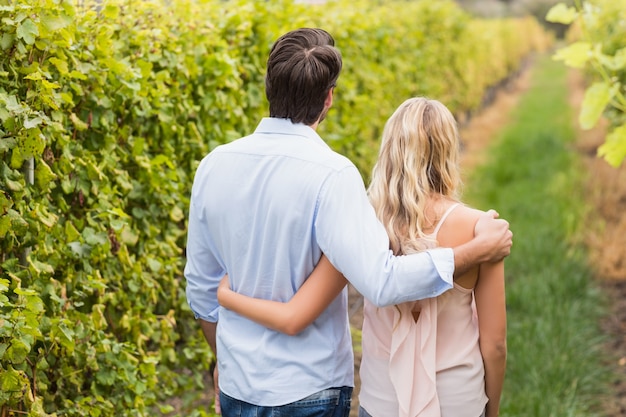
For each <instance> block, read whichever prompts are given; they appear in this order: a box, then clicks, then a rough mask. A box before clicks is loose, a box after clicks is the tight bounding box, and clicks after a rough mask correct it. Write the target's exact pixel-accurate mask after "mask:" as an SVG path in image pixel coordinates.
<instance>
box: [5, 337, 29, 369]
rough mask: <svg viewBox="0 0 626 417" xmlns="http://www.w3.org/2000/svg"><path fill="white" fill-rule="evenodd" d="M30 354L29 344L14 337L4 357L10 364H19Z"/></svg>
mask: <svg viewBox="0 0 626 417" xmlns="http://www.w3.org/2000/svg"><path fill="white" fill-rule="evenodd" d="M29 352H30V344H27V343H26V340H25V339H19V338H17V337H14V338H13V339H12V340H11V343H10V344H9V347H8V348H7V351H6V352H5V355H6V357H7V358H8V359H9V360H10V361H11V363H14V364H19V363H22V362H24V361H25V360H26V357H27V356H28V353H29Z"/></svg>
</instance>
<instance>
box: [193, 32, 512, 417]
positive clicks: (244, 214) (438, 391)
mask: <svg viewBox="0 0 626 417" xmlns="http://www.w3.org/2000/svg"><path fill="white" fill-rule="evenodd" d="M341 66H342V58H341V54H340V53H339V51H338V50H337V49H336V48H335V47H334V40H333V38H332V37H331V36H330V35H329V34H328V33H327V32H325V31H323V30H321V29H310V28H303V29H298V30H294V31H292V32H289V33H287V34H285V35H283V36H282V37H280V38H279V39H278V40H277V41H276V43H275V44H274V45H273V47H272V50H271V52H270V56H269V59H268V62H267V75H266V95H267V98H268V100H269V103H270V117H268V118H264V119H263V120H262V121H261V123H260V124H259V125H258V127H257V129H256V130H255V132H254V133H253V134H252V135H249V136H247V137H244V138H241V139H239V140H236V141H234V142H232V143H230V144H227V145H223V146H220V147H218V148H216V149H215V150H213V151H212V152H211V153H210V154H209V155H208V156H207V157H205V158H204V159H203V160H202V162H201V163H200V165H199V167H198V170H197V172H196V176H195V179H194V184H193V188H192V195H191V202H190V210H189V225H188V228H189V229H188V243H187V265H186V267H185V277H186V279H187V298H188V302H189V305H190V307H191V309H192V311H193V312H194V315H195V316H196V318H198V319H199V322H200V324H201V327H202V330H203V332H204V335H205V337H206V339H207V341H208V342H209V344H210V346H211V348H212V349H213V352H214V353H215V355H216V357H217V368H216V373H215V375H214V377H215V380H216V381H219V397H218V398H217V401H216V408H218V409H219V408H220V407H221V412H222V414H223V415H224V416H225V417H230V416H251V415H258V416H270V415H271V416H277V415H279V416H291V417H298V416H348V414H349V410H350V397H351V394H352V387H353V383H354V375H353V371H354V363H353V352H352V341H351V335H350V326H349V320H348V315H347V290H346V288H345V284H346V280H347V281H349V282H350V283H352V285H354V287H355V288H356V289H357V290H358V291H359V292H360V293H361V294H363V295H364V297H365V299H366V305H365V320H364V324H363V359H362V365H361V381H362V390H361V393H360V403H361V406H362V409H361V410H359V411H360V413H361V414H362V415H364V416H367V415H371V416H373V417H381V416H418V415H419V416H435V415H436V416H439V415H441V416H444V417H445V416H455V417H463V416H468V417H478V416H480V415H482V414H483V413H486V414H485V415H486V416H487V417H492V416H497V414H498V407H499V398H500V391H501V387H502V380H503V377H504V362H505V356H506V347H505V341H504V340H505V327H506V323H505V312H504V276H503V275H504V272H503V263H502V259H503V258H504V257H505V256H507V255H508V254H509V253H510V248H511V242H512V233H511V232H510V230H509V228H508V223H507V222H506V221H504V220H499V219H495V218H494V217H495V214H494V213H493V212H492V211H490V212H486V213H482V212H479V211H477V210H473V209H470V208H468V207H466V206H464V205H463V204H460V202H459V201H458V199H457V197H456V192H457V188H458V185H459V175H458V168H457V166H456V159H457V152H458V135H457V132H456V126H455V122H454V119H453V118H452V116H451V115H450V113H449V111H448V110H447V109H446V108H445V107H444V106H443V105H441V104H440V103H438V102H436V101H433V100H427V99H424V98H414V99H410V100H407V101H406V102H405V103H403V104H402V105H401V106H400V107H399V108H398V110H397V111H396V112H395V113H394V115H393V116H392V117H391V118H390V120H389V121H388V123H387V125H386V127H385V132H384V138H383V144H382V146H381V151H380V155H379V160H378V162H377V164H376V167H375V169H374V173H373V179H372V183H371V185H370V187H369V198H368V193H367V192H366V190H365V187H364V184H363V181H362V178H361V176H360V174H359V172H358V170H357V169H356V167H355V166H354V164H352V163H351V162H350V161H349V160H348V159H347V158H345V157H343V156H341V155H339V154H337V153H335V152H333V151H332V150H331V149H330V148H329V147H328V145H326V144H325V142H324V141H323V140H322V139H321V138H320V136H319V135H318V134H317V133H316V129H317V126H318V124H319V123H320V122H321V121H322V120H323V119H324V117H325V115H326V113H327V112H328V110H329V109H330V107H331V106H332V102H333V93H334V88H335V85H336V82H337V79H338V77H339V73H340V71H341ZM226 274H228V276H229V280H230V282H229V283H228V282H226V281H224V282H222V285H221V286H220V281H221V280H222V278H223V277H224V275H226ZM344 277H345V278H344ZM229 285H230V287H231V288H232V290H233V291H231V290H229V288H228V287H229ZM218 287H219V296H220V301H221V302H222V303H223V304H224V306H225V307H226V308H223V309H220V306H219V304H218V299H217V297H218ZM246 296H247V297H246ZM250 319H252V320H250ZM255 321H257V322H259V323H260V324H257V323H256V322H255ZM479 333H480V338H479V337H478V335H479ZM218 372H219V380H218V378H217V377H218Z"/></svg>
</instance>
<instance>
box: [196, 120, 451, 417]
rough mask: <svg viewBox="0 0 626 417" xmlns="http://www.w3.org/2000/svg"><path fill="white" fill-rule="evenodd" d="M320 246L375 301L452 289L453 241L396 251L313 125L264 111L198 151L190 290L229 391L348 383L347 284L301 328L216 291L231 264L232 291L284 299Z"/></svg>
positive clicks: (281, 400)
mask: <svg viewBox="0 0 626 417" xmlns="http://www.w3.org/2000/svg"><path fill="white" fill-rule="evenodd" d="M322 252H323V253H324V254H326V256H327V257H328V258H329V259H330V261H331V263H332V264H333V265H334V266H335V267H336V268H337V269H338V270H339V271H341V272H342V273H343V274H344V276H345V277H346V278H347V279H348V280H349V281H350V282H351V283H352V284H353V285H354V287H355V288H356V289H357V290H358V291H359V292H360V293H361V294H363V295H364V296H365V297H366V298H368V299H369V300H371V301H372V302H373V303H374V304H376V305H379V306H386V305H391V304H398V303H402V302H405V301H410V300H416V299H422V298H426V297H434V296H437V295H439V294H441V293H442V292H444V291H446V290H448V289H450V288H451V287H452V274H453V271H454V259H453V252H452V250H451V249H435V250H431V251H428V252H422V253H419V254H414V255H409V256H400V257H396V256H393V254H392V252H391V251H390V250H389V239H388V237H387V234H386V232H385V229H384V227H383V225H382V224H381V223H380V222H379V221H378V219H377V218H376V215H375V213H374V209H373V208H372V206H371V205H370V203H369V201H368V198H367V195H366V191H365V187H364V184H363V180H362V178H361V176H360V174H359V172H358V170H357V168H356V167H355V166H354V164H353V163H352V162H350V160H348V159H347V158H345V157H344V156H342V155H339V154H338V153H336V152H334V151H333V150H331V149H330V147H329V146H328V145H327V144H326V143H325V142H324V141H323V140H322V139H321V138H320V137H319V135H318V134H317V133H316V132H315V130H313V129H312V128H310V127H309V126H305V125H302V124H293V123H291V121H290V120H288V119H276V118H265V119H263V120H262V121H261V123H260V124H259V126H258V127H257V129H256V131H255V132H254V133H253V134H252V135H250V136H247V137H244V138H241V139H239V140H236V141H234V142H232V143H229V144H226V145H222V146H219V147H217V148H216V149H214V150H213V151H212V152H211V153H210V154H209V155H207V156H206V157H205V158H204V159H203V160H202V162H201V163H200V165H199V167H198V170H197V172H196V176H195V179H194V184H193V188H192V195H191V204H190V210H189V224H188V241H187V265H186V266H185V278H186V279H187V299H188V302H189V305H190V307H191V309H192V311H193V312H194V314H195V315H196V317H197V318H201V319H203V320H206V321H210V322H215V321H218V318H219V321H218V327H217V351H218V355H217V356H218V369H219V375H220V379H219V382H220V389H221V390H222V391H223V392H224V393H225V394H227V395H229V396H231V397H234V398H237V399H240V400H244V401H246V402H249V403H253V404H257V405H263V406H273V405H282V404H288V403H290V402H293V401H297V400H299V399H301V398H304V397H306V396H308V395H311V394H313V393H315V392H318V391H320V390H323V389H326V388H330V387H336V386H353V384H354V375H353V374H354V363H353V362H354V361H353V353H352V340H351V336H350V325H349V320H348V312H347V310H348V309H347V290H346V289H344V291H343V292H342V294H341V295H340V296H339V297H337V298H336V299H335V300H334V301H333V302H332V303H331V305H330V306H329V307H328V308H327V309H326V310H325V311H324V312H323V313H322V314H321V315H320V317H319V318H317V319H316V320H315V321H314V322H313V324H311V325H310V326H308V327H307V328H306V329H305V330H304V331H303V332H301V333H300V334H298V335H297V336H287V335H285V334H282V333H279V332H276V331H273V330H270V329H267V328H265V327H263V326H260V325H258V324H256V323H254V322H252V321H250V320H247V319H245V318H243V317H241V316H239V315H237V314H235V313H233V312H232V311H229V310H226V309H221V308H220V307H219V305H218V302H217V298H216V290H217V286H218V284H219V281H220V279H221V278H222V277H223V275H224V274H225V273H226V272H228V274H229V278H230V283H231V287H232V288H233V289H234V290H235V291H237V292H239V293H242V294H246V295H249V296H252V297H256V298H264V299H271V300H277V301H283V302H284V301H288V300H289V299H290V298H291V297H292V296H293V295H294V293H295V292H296V291H297V290H298V288H300V286H301V285H302V283H303V282H304V280H305V279H306V277H307V276H308V275H309V274H310V273H311V271H312V270H313V268H314V267H315V265H316V263H317V262H318V260H319V258H320V256H321V254H322Z"/></svg>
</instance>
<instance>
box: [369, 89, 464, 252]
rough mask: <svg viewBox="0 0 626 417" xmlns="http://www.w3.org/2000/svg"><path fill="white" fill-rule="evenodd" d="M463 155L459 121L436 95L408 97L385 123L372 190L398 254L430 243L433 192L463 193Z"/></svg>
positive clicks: (451, 195) (437, 194) (453, 196)
mask: <svg viewBox="0 0 626 417" xmlns="http://www.w3.org/2000/svg"><path fill="white" fill-rule="evenodd" d="M458 159H459V134H458V129H457V125H456V121H455V119H454V116H453V115H452V113H450V111H449V110H448V109H447V108H446V106H444V105H443V104H441V103H440V102H439V101H437V100H431V99H428V98H424V97H414V98H411V99H408V100H406V101H405V102H404V103H402V104H401V105H400V107H398V109H396V111H395V112H394V113H393V114H392V115H391V117H390V118H389V120H388V121H387V123H386V124H385V129H384V131H383V138H382V143H381V147H380V152H379V155H378V162H377V163H376V165H375V166H374V170H373V172H372V181H371V183H370V186H369V188H368V194H369V197H370V201H371V203H372V205H373V206H374V209H375V210H376V214H377V216H378V218H379V219H380V220H381V221H382V223H383V224H384V225H385V228H386V229H387V234H388V235H389V238H390V243H391V249H392V250H393V252H394V253H395V254H406V253H411V252H416V251H419V250H422V249H424V248H425V247H427V246H428V245H427V244H426V243H425V239H426V235H425V233H424V232H423V230H424V228H425V227H428V226H432V224H429V223H427V219H426V208H427V203H428V201H429V199H430V198H431V197H447V198H450V199H453V200H457V199H458V189H459V188H460V185H461V179H460V173H459V166H458ZM431 221H432V219H431Z"/></svg>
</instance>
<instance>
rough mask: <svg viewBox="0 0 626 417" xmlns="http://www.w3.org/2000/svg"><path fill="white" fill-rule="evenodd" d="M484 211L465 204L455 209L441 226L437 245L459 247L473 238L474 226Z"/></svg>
mask: <svg viewBox="0 0 626 417" xmlns="http://www.w3.org/2000/svg"><path fill="white" fill-rule="evenodd" d="M483 213H484V211H482V210H478V209H475V208H473V207H470V206H468V205H466V204H461V205H459V206H458V207H456V208H455V209H454V210H453V211H452V212H451V213H450V215H449V216H448V218H447V219H446V221H445V222H444V223H443V224H442V225H441V228H440V229H439V234H438V236H437V237H438V240H439V244H440V245H442V246H446V245H452V246H456V245H460V244H463V243H465V242H468V241H470V240H472V239H473V238H474V226H476V222H477V221H478V218H479V217H480V215H481V214H483Z"/></svg>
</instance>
